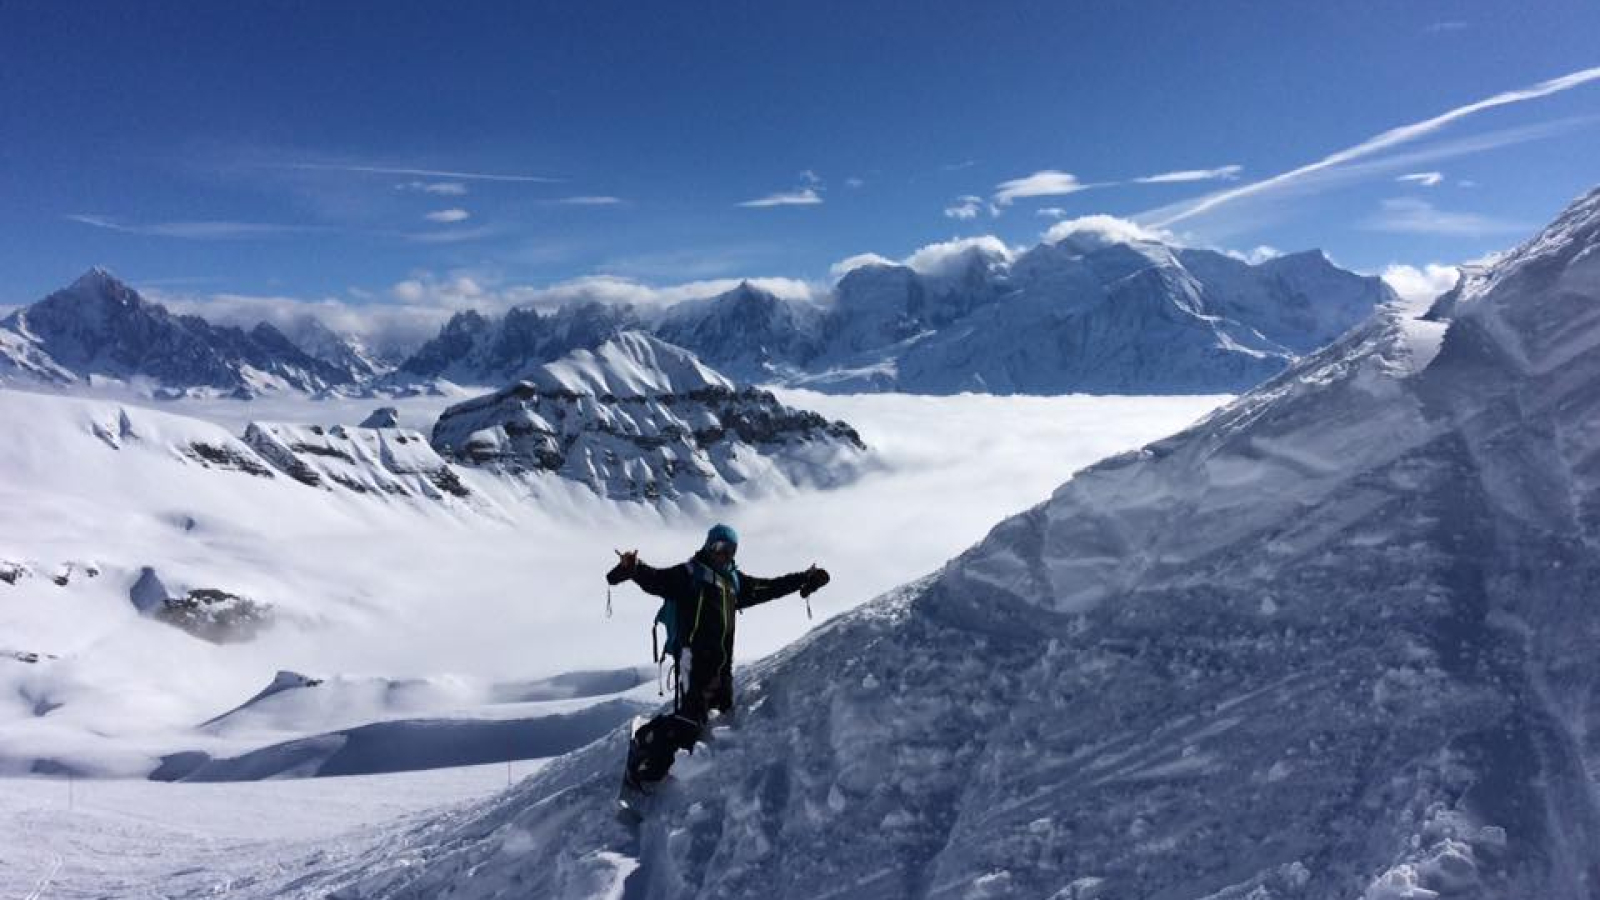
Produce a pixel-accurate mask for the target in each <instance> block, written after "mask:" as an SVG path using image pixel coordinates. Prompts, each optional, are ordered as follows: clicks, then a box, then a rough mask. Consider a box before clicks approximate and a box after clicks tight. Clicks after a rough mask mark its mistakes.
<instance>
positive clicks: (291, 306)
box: [139, 285, 454, 352]
mask: <svg viewBox="0 0 1600 900" xmlns="http://www.w3.org/2000/svg"><path fill="white" fill-rule="evenodd" d="M139 290H140V292H141V293H143V294H144V295H146V296H147V297H149V298H150V299H151V300H154V301H156V302H158V303H160V304H162V305H163V306H165V307H167V308H168V309H170V310H172V311H173V312H177V313H184V314H192V315H199V316H204V317H205V318H206V319H208V320H209V321H212V322H215V323H217V324H219V325H236V326H238V327H240V328H251V327H254V326H255V324H256V323H257V322H270V323H272V324H273V325H275V326H277V327H278V328H279V329H281V330H283V331H292V330H293V329H294V328H295V326H296V325H297V324H299V323H301V322H303V321H304V320H305V319H306V318H307V317H310V318H314V319H316V320H318V321H320V322H321V323H322V324H324V325H326V326H328V327H329V328H331V329H333V330H334V331H336V332H339V333H340V334H347V335H353V336H355V337H358V338H360V339H361V340H362V342H363V343H365V344H366V345H367V346H368V347H370V348H372V349H374V350H378V351H380V352H409V351H410V350H412V349H414V348H416V347H417V346H418V345H420V344H421V343H422V342H423V341H425V340H427V339H429V338H431V337H433V336H434V335H435V334H438V332H439V328H440V327H441V326H443V325H444V323H445V322H446V321H448V320H449V318H450V316H451V315H452V313H453V312H454V310H453V309H451V308H449V307H445V306H430V305H423V304H411V303H367V302H350V301H346V300H343V299H340V298H336V297H328V298H322V299H307V298H303V297H282V296H256V295H248V294H233V293H215V294H205V295H196V294H173V293H167V292H164V291H161V290H160V289H158V288H151V287H146V286H144V285H140V286H139Z"/></svg>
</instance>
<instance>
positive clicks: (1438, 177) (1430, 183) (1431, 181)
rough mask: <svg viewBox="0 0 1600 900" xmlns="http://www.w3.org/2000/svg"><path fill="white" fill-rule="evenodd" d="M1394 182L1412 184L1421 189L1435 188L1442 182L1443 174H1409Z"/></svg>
mask: <svg viewBox="0 0 1600 900" xmlns="http://www.w3.org/2000/svg"><path fill="white" fill-rule="evenodd" d="M1395 181H1408V182H1410V183H1412V184H1419V185H1422V186H1423V187H1437V186H1438V185H1439V183H1440V182H1442V181H1444V173H1443V172H1411V173H1408V174H1406V175H1401V176H1399V177H1398V178H1396V179H1395Z"/></svg>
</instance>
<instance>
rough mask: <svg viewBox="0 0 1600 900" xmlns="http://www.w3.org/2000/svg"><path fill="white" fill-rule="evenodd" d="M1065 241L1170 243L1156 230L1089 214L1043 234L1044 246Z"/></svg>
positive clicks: (1165, 234)
mask: <svg viewBox="0 0 1600 900" xmlns="http://www.w3.org/2000/svg"><path fill="white" fill-rule="evenodd" d="M1068 238H1072V239H1073V240H1075V241H1079V242H1088V243H1091V244H1099V245H1107V244H1128V243H1133V242H1134V241H1163V242H1166V243H1171V242H1172V241H1173V237H1172V235H1170V234H1168V233H1167V232H1165V231H1161V230H1158V229H1150V228H1146V227H1144V226H1142V225H1140V224H1138V223H1137V222H1130V221H1128V220H1127V219H1119V218H1117V217H1116V216H1107V215H1093V216H1079V217H1078V218H1076V219H1067V220H1066V221H1063V222H1057V223H1056V224H1054V225H1051V226H1050V230H1049V231H1046V232H1045V233H1044V240H1045V242H1046V243H1051V244H1054V243H1059V242H1061V241H1064V240H1066V239H1068Z"/></svg>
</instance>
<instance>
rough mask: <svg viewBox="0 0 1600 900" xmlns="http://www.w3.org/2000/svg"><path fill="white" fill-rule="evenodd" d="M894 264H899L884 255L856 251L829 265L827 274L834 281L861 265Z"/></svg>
mask: <svg viewBox="0 0 1600 900" xmlns="http://www.w3.org/2000/svg"><path fill="white" fill-rule="evenodd" d="M894 265H899V264H898V263H896V262H895V261H894V260H892V259H889V258H888V257H886V256H879V255H878V254H876V253H857V254H856V255H855V256H851V257H847V258H845V259H841V260H839V261H838V262H836V263H834V264H833V265H832V266H830V267H829V269H828V274H830V275H832V276H833V280H834V281H838V280H839V279H841V278H843V277H844V276H845V275H847V274H849V273H850V271H851V270H853V269H859V268H861V267H863V266H894Z"/></svg>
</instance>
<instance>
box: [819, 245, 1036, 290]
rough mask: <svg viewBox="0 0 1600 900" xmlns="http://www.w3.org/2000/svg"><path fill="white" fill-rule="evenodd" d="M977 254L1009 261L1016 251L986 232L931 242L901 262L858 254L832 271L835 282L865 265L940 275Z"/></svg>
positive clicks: (843, 261)
mask: <svg viewBox="0 0 1600 900" xmlns="http://www.w3.org/2000/svg"><path fill="white" fill-rule="evenodd" d="M974 255H977V256H981V257H985V258H988V259H997V260H1003V261H1007V262H1009V261H1010V260H1011V258H1012V257H1013V256H1014V255H1015V254H1014V253H1013V252H1012V250H1011V248H1010V247H1007V246H1006V244H1005V242H1004V241H1002V240H1000V239H999V238H997V237H995V236H994V235H988V234H986V235H982V236H980V237H968V238H955V239H953V240H948V241H940V242H938V243H933V244H928V245H926V246H923V247H919V248H918V249H917V250H915V251H913V252H912V254H911V255H910V256H907V257H906V258H905V259H902V260H898V261H897V260H893V259H889V258H888V257H886V256H880V255H879V254H877V253H858V254H856V255H855V256H851V257H849V258H847V259H842V260H840V261H838V262H836V263H834V264H833V265H832V266H831V267H830V268H829V270H828V272H829V274H830V275H832V276H833V280H834V281H835V282H837V281H838V280H839V279H841V278H843V277H844V276H845V275H847V274H849V273H850V272H851V271H853V270H855V269H859V268H861V267H863V266H909V267H911V268H913V269H915V270H917V271H918V272H919V273H921V274H923V275H929V276H933V277H938V276H941V275H945V274H948V273H950V272H951V271H953V270H956V269H958V268H959V267H960V266H962V265H963V264H964V263H965V261H966V260H967V259H969V258H971V257H972V256H974Z"/></svg>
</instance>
